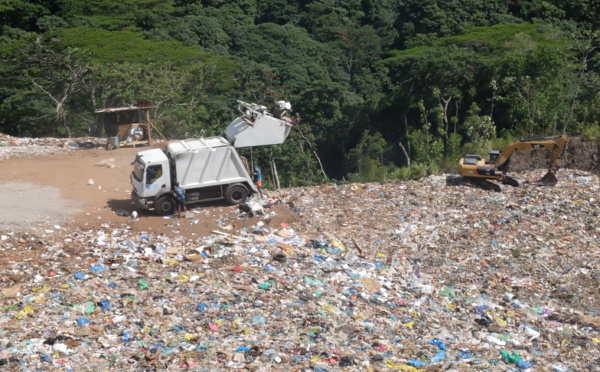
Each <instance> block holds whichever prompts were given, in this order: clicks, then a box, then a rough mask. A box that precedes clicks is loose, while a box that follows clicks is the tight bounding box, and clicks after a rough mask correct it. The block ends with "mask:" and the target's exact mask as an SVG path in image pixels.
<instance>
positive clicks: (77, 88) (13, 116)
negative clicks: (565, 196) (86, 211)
mask: <svg viewBox="0 0 600 372" xmlns="http://www.w3.org/2000/svg"><path fill="white" fill-rule="evenodd" d="M598 14H600V2H598V1H590V0H582V1H579V2H567V1H557V0H549V1H540V0H524V1H518V2H517V1H506V0H491V1H481V0H448V1H437V0H419V1H416V0H346V1H339V0H315V1H312V0H306V1H291V0H261V1H258V0H231V1H225V0H204V1H191V0H122V1H115V0H86V1H81V0H79V1H77V0H45V1H42V0H0V22H1V24H2V27H1V28H0V58H1V59H2V63H1V64H0V79H1V84H0V132H2V133H5V134H9V135H13V136H21V137H45V136H52V137H82V136H95V137H103V136H105V134H104V133H103V128H102V126H101V125H99V123H98V120H97V118H96V117H95V114H94V110H95V109H97V108H103V107H119V106H128V105H132V104H135V103H136V102H140V101H144V102H150V103H151V104H152V105H153V106H154V108H153V111H152V113H151V115H152V119H153V121H154V122H155V123H156V124H157V127H159V128H160V131H161V132H162V133H164V134H165V136H166V137H167V138H169V139H183V138H193V137H199V136H213V135H219V134H221V133H222V131H223V130H224V129H225V127H226V126H227V124H229V122H231V121H232V120H233V119H234V118H235V117H236V116H237V114H238V112H237V111H236V100H242V101H246V102H255V103H258V104H261V105H265V106H267V107H268V106H270V105H271V104H272V103H273V102H275V101H278V100H286V101H290V102H291V103H292V107H293V120H294V127H293V130H292V133H291V134H290V137H289V138H288V140H287V141H286V142H285V143H284V144H283V145H278V146H269V147H259V148H253V149H251V150H250V149H243V151H242V154H243V155H246V156H248V154H250V151H252V153H251V155H252V157H253V160H254V162H255V163H256V164H260V165H261V167H262V168H263V172H264V174H265V181H266V186H267V188H270V187H273V183H272V182H273V181H272V180H273V179H274V178H273V177H272V174H273V171H274V170H276V171H277V174H278V178H279V181H280V182H281V186H282V187H287V186H301V185H314V184H319V183H322V182H326V181H333V180H335V181H351V182H366V181H384V180H392V179H409V178H418V177H422V176H424V175H427V174H430V173H436V172H438V171H440V170H447V169H450V167H451V166H452V165H453V164H455V163H456V162H457V160H458V159H459V158H460V157H461V156H462V155H464V154H465V153H481V154H483V153H484V152H487V151H488V150H489V149H490V148H496V149H500V150H501V149H502V148H503V147H504V146H506V144H508V143H510V142H512V141H514V140H515V139H518V138H521V137H530V136H545V135H554V134H561V133H566V134H567V135H581V136H584V137H588V138H592V137H598V136H600V124H599V123H600V79H599V77H600V63H599V52H600V50H599V47H600V33H599V26H600V18H599V17H598Z"/></svg>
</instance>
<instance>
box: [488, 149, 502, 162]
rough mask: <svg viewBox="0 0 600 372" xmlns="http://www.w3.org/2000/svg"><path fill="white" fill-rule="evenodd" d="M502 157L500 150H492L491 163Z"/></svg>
mask: <svg viewBox="0 0 600 372" xmlns="http://www.w3.org/2000/svg"><path fill="white" fill-rule="evenodd" d="M499 157H500V151H498V150H492V151H490V160H489V162H490V163H495V162H496V160H498V158H499Z"/></svg>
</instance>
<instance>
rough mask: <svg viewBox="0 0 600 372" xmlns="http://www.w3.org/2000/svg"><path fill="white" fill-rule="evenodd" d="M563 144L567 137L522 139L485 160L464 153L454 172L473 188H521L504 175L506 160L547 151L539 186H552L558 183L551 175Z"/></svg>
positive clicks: (516, 181)
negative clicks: (524, 152)
mask: <svg viewBox="0 0 600 372" xmlns="http://www.w3.org/2000/svg"><path fill="white" fill-rule="evenodd" d="M566 143H567V137H566V136H564V135H562V136H552V137H536V138H524V139H521V140H519V141H517V142H515V143H512V144H510V145H508V147H506V148H505V149H504V151H502V153H500V151H497V150H492V151H491V152H490V158H489V159H488V160H486V159H483V158H482V157H481V156H480V155H473V154H467V155H465V156H464V158H462V159H460V161H459V162H458V172H459V173H460V174H461V175H462V176H463V177H465V178H466V179H467V180H469V181H470V182H471V183H473V184H475V185H476V186H479V187H482V188H484V189H488V190H494V191H497V192H502V188H503V185H505V184H508V185H511V186H515V187H521V186H523V181H521V180H520V179H518V178H516V177H514V176H510V175H508V174H507V172H508V167H509V165H510V158H511V156H512V155H513V154H514V153H515V151H533V150H539V149H549V150H551V154H550V162H549V164H548V173H546V174H545V175H544V176H543V177H542V179H541V180H540V182H541V184H542V185H545V186H555V185H556V183H557V182H558V179H557V178H556V175H555V174H554V172H555V171H556V169H557V168H558V166H557V160H558V157H559V156H560V154H561V152H562V150H563V149H564V147H565V144H566Z"/></svg>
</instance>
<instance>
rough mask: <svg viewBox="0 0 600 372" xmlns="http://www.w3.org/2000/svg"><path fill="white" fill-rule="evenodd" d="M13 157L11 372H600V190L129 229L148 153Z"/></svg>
mask: <svg viewBox="0 0 600 372" xmlns="http://www.w3.org/2000/svg"><path fill="white" fill-rule="evenodd" d="M0 141H1V142H0V144H1V143H4V144H6V145H5V146H0V158H1V159H4V160H2V161H0V174H2V175H3V176H2V178H0V183H2V184H3V185H2V187H3V198H4V199H2V200H0V202H1V203H2V204H3V205H7V204H11V203H12V204H11V205H13V206H12V207H8V210H11V208H14V209H12V212H9V213H6V212H5V211H4V209H3V212H2V213H3V214H2V216H3V221H2V227H1V228H0V258H1V261H0V270H1V271H0V274H1V276H0V278H1V280H0V288H1V293H2V297H1V299H0V324H1V326H0V365H1V366H3V367H4V368H6V369H7V370H23V371H24V370H31V371H35V370H58V369H66V370H78V371H79V370H127V371H129V370H148V371H151V370H207V371H208V370H211V371H220V370H223V371H224V370H234V369H236V370H248V371H274V370H277V371H285V370H288V371H337V370H348V371H364V370H373V371H378V370H379V371H384V370H412V371H417V370H423V371H441V370H449V371H475V370H488V371H508V370H515V371H517V370H529V371H584V370H590V371H600V367H598V365H599V361H600V318H598V313H597V312H598V311H600V300H599V298H600V296H599V292H600V280H599V279H598V275H599V274H600V265H599V264H598V262H599V261H598V255H599V252H600V245H599V244H598V235H599V234H600V219H599V217H598V213H599V201H598V198H599V197H598V195H599V191H600V181H599V179H598V176H597V175H595V174H594V173H590V172H588V171H582V170H575V169H561V170H559V172H558V178H559V183H558V185H557V186H556V187H551V188H550V187H541V186H536V184H535V181H536V180H537V179H539V178H540V177H541V175H542V173H543V172H542V171H541V170H535V169H534V170H527V171H522V172H521V173H520V176H521V177H522V178H523V179H525V180H527V181H529V183H528V184H527V185H526V187H525V188H522V189H513V188H508V190H507V191H506V192H504V193H502V194H497V193H490V192H488V191H484V190H480V189H476V188H473V187H469V186H468V185H465V184H463V183H461V182H457V177H456V176H453V175H441V176H431V177H428V178H426V179H423V180H420V181H411V182H388V183H383V184H347V185H341V186H340V185H333V184H331V185H322V186H319V187H311V188H295V189H285V190H281V191H279V192H277V193H272V196H273V199H271V200H269V201H265V204H266V205H267V207H268V208H267V209H266V210H265V215H262V216H256V217H250V216H247V215H246V214H244V213H241V212H240V211H239V210H238V209H237V208H235V207H228V206H224V205H219V204H217V205H208V206H206V205H200V206H197V207H196V208H194V210H193V213H194V214H193V215H194V217H193V218H188V219H173V218H163V217H157V216H153V215H150V214H141V215H140V219H139V220H138V221H131V219H130V217H129V216H127V213H123V212H131V211H132V209H131V208H132V206H131V205H130V204H129V203H128V188H127V187H128V185H127V182H128V174H129V162H130V161H131V160H130V159H132V157H133V156H134V155H135V152H137V151H138V150H139V149H126V148H124V149H119V150H115V151H110V152H107V151H105V150H103V148H102V142H101V140H98V142H97V143H96V142H94V141H95V140H94V139H79V140H75V141H71V142H70V143H69V142H65V141H64V140H53V139H47V141H48V143H44V144H32V143H26V142H28V141H33V140H23V139H12V138H7V137H4V138H1V137H0ZM10 141H13V143H12V144H11V143H9V142H10ZM19 141H21V142H20V143H18V142H19ZM52 141H56V143H52ZM76 143H78V145H77V146H75V144H76ZM88 143H91V145H90V144H88ZM80 144H83V145H80ZM57 145H58V146H57ZM16 147H22V148H23V149H20V150H15V149H14V148H16ZM46 147H47V149H46ZM42 148H44V149H43V150H42ZM15 153H18V154H19V156H15V155H14V154H15ZM7 154H9V155H7ZM588 157H591V156H588ZM110 159H113V160H112V161H110ZM106 162H108V163H109V164H111V165H114V167H112V168H111V167H106V166H98V164H100V163H103V164H106ZM63 169H66V170H67V171H63ZM90 179H93V180H94V182H93V184H89V182H88V181H89V180H90ZM36 186H37V187H36ZM23 193H24V194H25V195H26V196H23ZM33 195H35V196H33ZM19 198H21V199H19ZM40 202H41V203H46V202H47V205H46V207H47V208H46V207H45V209H37V211H30V212H27V213H23V214H21V215H18V216H17V212H18V209H19V208H21V209H22V208H24V207H23V206H22V204H30V205H38V203H40ZM53 205H55V206H59V207H58V208H52V206H53ZM34 209H35V208H34ZM56 210H60V211H61V212H62V213H63V214H62V215H60V216H59V217H57V216H56V215H53V214H52V213H53V212H55V211H56ZM57 219H59V220H57Z"/></svg>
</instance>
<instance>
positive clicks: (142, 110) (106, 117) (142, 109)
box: [94, 105, 154, 149]
mask: <svg viewBox="0 0 600 372" xmlns="http://www.w3.org/2000/svg"><path fill="white" fill-rule="evenodd" d="M152 108H154V106H145V105H135V106H128V107H110V108H101V109H97V110H95V111H94V113H96V114H97V115H98V116H97V117H98V120H99V121H100V123H101V125H102V126H103V127H104V132H105V133H106V136H107V140H106V146H107V148H108V149H113V148H116V147H121V146H124V147H125V146H132V147H136V146H138V145H151V144H152V130H151V129H152V122H151V121H150V109H152ZM116 138H118V140H116Z"/></svg>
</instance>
